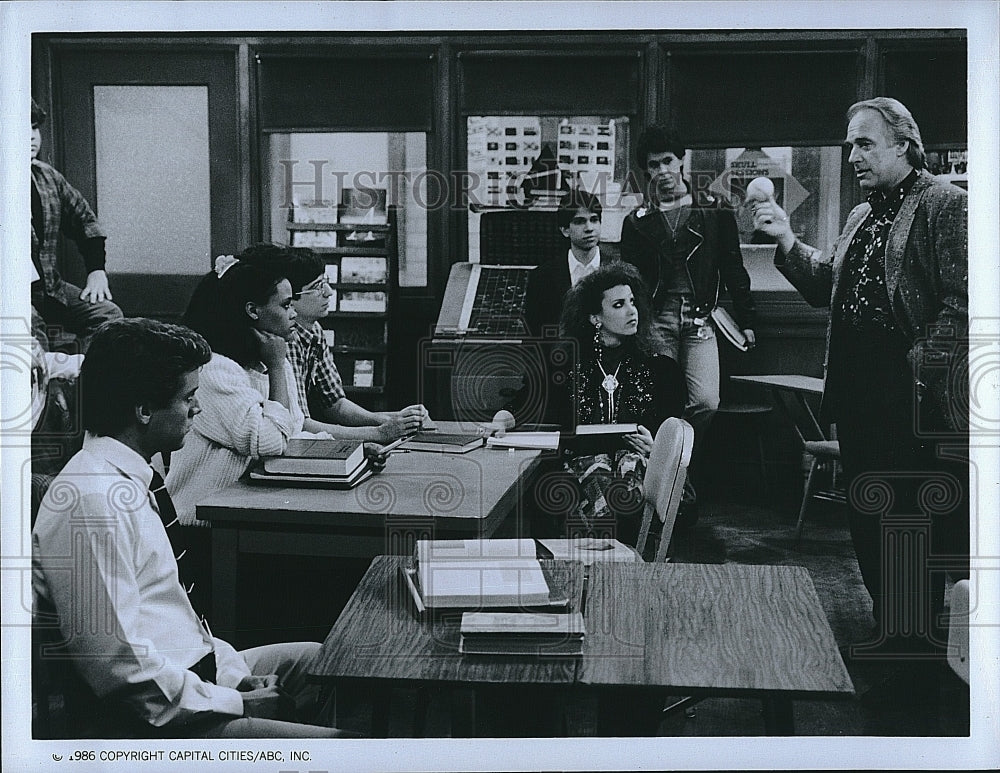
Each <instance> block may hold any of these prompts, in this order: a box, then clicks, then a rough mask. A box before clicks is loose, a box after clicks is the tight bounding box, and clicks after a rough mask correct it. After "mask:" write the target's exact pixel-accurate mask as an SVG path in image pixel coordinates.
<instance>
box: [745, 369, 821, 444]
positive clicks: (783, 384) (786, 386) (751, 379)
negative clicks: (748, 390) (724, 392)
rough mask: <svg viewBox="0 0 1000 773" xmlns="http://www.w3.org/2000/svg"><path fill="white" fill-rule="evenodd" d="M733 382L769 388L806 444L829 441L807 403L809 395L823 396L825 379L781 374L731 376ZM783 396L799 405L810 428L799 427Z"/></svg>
mask: <svg viewBox="0 0 1000 773" xmlns="http://www.w3.org/2000/svg"><path fill="white" fill-rule="evenodd" d="M729 379H730V380H731V381H738V382H740V383H744V384H759V385H761V386H765V387H767V388H768V389H769V390H770V392H771V394H772V395H773V397H774V401H775V403H777V404H778V406H779V407H781V409H782V410H783V411H785V413H786V415H788V417H789V419H790V420H791V422H792V426H794V427H795V431H796V432H798V433H799V438H800V439H801V440H802V441H803V442H805V441H806V440H807V439H809V440H829V437H827V434H826V432H824V431H823V428H822V427H821V426H820V423H819V420H818V419H817V418H816V414H815V413H813V410H812V408H810V407H809V403H808V402H806V396H808V395H818V396H822V395H823V379H821V378H816V377H815V376H798V375H795V374H781V375H774V376H730V377H729ZM783 394H789V395H791V396H792V397H794V399H795V400H796V402H797V403H798V405H799V408H800V409H801V411H802V414H803V416H805V418H806V420H807V422H808V428H806V429H803V428H802V427H800V426H799V422H798V421H797V420H796V418H795V416H794V415H792V413H791V412H790V411H789V410H788V408H787V406H786V405H785V402H784V400H783V398H782V395H783ZM807 434H808V435H813V437H811V438H807V437H806V435H807Z"/></svg>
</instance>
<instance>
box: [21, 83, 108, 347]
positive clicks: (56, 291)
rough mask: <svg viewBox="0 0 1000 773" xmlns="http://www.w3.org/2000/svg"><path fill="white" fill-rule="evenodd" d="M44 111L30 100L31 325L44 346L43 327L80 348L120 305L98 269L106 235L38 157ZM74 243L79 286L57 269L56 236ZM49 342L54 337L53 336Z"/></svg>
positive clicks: (45, 332) (46, 335)
mask: <svg viewBox="0 0 1000 773" xmlns="http://www.w3.org/2000/svg"><path fill="white" fill-rule="evenodd" d="M45 118H46V113H45V111H44V110H43V109H42V108H41V107H39V105H38V103H37V102H35V100H31V262H32V283H31V329H32V334H33V335H34V336H35V338H36V339H37V340H38V342H39V343H40V344H41V345H42V348H43V349H45V350H49V349H50V348H52V347H51V346H50V344H51V343H53V342H51V341H50V339H49V332H50V329H49V327H50V326H51V327H52V328H53V329H52V331H51V332H53V333H55V332H56V330H55V329H56V328H61V329H63V330H65V331H66V332H68V333H72V334H74V335H76V352H78V353H80V354H83V353H86V351H87V346H89V344H90V337H91V336H92V335H93V334H94V331H95V330H97V328H99V327H100V326H101V325H102V324H103V323H105V322H107V321H108V320H112V319H121V318H122V310H121V309H119V308H118V306H117V305H116V304H115V303H113V302H112V300H111V290H110V289H109V288H108V275H107V273H106V272H105V270H104V263H105V247H104V242H105V238H106V235H105V233H104V230H103V229H102V228H101V224H100V223H99V222H98V221H97V215H95V214H94V211H93V210H92V209H91V208H90V204H88V203H87V200H86V199H85V198H83V196H82V194H81V193H80V192H79V191H78V190H77V189H76V188H74V187H73V186H72V185H70V184H69V183H68V182H66V178H65V177H63V176H62V175H61V174H60V173H59V172H57V171H56V170H55V169H53V168H52V167H51V166H49V165H48V164H46V163H45V162H43V161H42V160H41V159H40V158H38V153H39V151H40V150H41V147H42V132H41V128H40V127H41V126H42V124H44V123H45ZM60 236H65V237H66V238H68V239H71V240H73V242H75V243H76V246H77V249H79V251H80V254H81V255H82V256H83V262H84V264H85V266H86V269H87V283H86V286H85V287H83V288H82V289H81V288H79V287H77V286H76V285H74V284H70V283H69V282H67V281H66V280H65V279H63V278H62V276H61V275H60V273H59V267H58V265H57V263H58V261H57V254H58V248H59V238H60ZM55 343H59V342H58V341H56V342H55Z"/></svg>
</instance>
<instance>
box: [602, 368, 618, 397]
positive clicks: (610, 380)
mask: <svg viewBox="0 0 1000 773" xmlns="http://www.w3.org/2000/svg"><path fill="white" fill-rule="evenodd" d="M601 386H602V387H604V391H605V392H607V393H608V394H609V395H612V394H614V392H615V390H616V389H617V388H618V379H616V378H615V377H614V375H613V374H610V373H609V374H608V375H606V376H605V377H604V381H602V382H601Z"/></svg>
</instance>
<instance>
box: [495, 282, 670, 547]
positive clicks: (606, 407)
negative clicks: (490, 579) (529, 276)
mask: <svg viewBox="0 0 1000 773" xmlns="http://www.w3.org/2000/svg"><path fill="white" fill-rule="evenodd" d="M560 330H561V333H562V335H563V337H564V338H566V339H570V340H572V341H575V348H576V357H575V362H574V364H573V366H572V369H571V370H570V372H569V374H568V377H567V378H565V379H551V380H550V381H551V382H562V384H563V386H562V387H561V388H560V389H559V393H558V394H555V395H553V397H554V398H555V401H556V406H555V413H554V416H555V417H556V418H557V420H558V422H559V424H560V426H561V428H562V429H563V430H564V431H572V430H573V429H574V428H575V427H576V425H579V424H623V423H630V424H632V423H634V424H637V425H638V431H637V432H635V433H634V434H630V435H625V436H624V447H623V448H611V447H609V448H607V449H601V450H600V451H599V452H598V453H591V452H590V451H591V450H592V449H587V452H586V453H584V452H583V451H578V450H575V449H574V447H573V444H572V442H570V443H569V444H568V445H567V448H566V451H567V454H566V456H565V458H564V463H563V467H564V470H565V471H566V472H569V473H571V474H572V475H573V477H574V478H575V479H576V481H577V482H578V483H579V486H578V488H577V498H576V499H577V501H576V502H575V503H574V506H573V508H572V512H570V513H569V518H570V520H571V522H573V523H572V524H568V527H569V528H568V529H567V531H577V530H580V529H581V527H582V530H583V531H584V532H585V533H586V534H588V535H592V536H598V535H607V534H608V532H609V530H610V529H611V528H614V529H615V536H616V537H617V538H618V539H620V540H622V541H623V542H633V543H634V539H635V535H636V533H637V532H638V525H639V520H640V518H641V514H642V506H643V497H642V479H643V476H644V475H645V471H646V463H647V461H648V459H649V455H650V453H651V452H652V450H653V437H654V435H655V433H656V431H657V430H658V429H659V427H660V424H662V423H663V421H664V420H666V419H667V418H670V417H672V416H677V417H679V416H681V414H682V413H683V411H684V405H685V403H686V400H687V389H686V387H685V385H684V377H683V374H682V372H681V370H680V367H679V366H678V364H677V363H676V362H675V361H674V360H673V359H671V358H669V357H666V356H663V355H658V354H656V350H657V346H656V345H657V339H656V334H655V332H654V331H653V328H652V313H651V308H650V301H649V294H648V292H647V290H646V287H645V285H644V284H643V281H642V279H641V278H640V276H639V273H638V272H637V271H636V269H635V268H633V267H632V266H630V265H629V264H627V263H622V262H614V263H609V264H606V265H603V266H601V267H600V268H598V269H597V270H595V271H593V272H592V273H591V274H589V275H587V276H586V277H584V278H583V279H581V280H580V281H579V282H578V283H577V284H576V285H575V286H574V287H573V288H572V289H571V290H570V291H569V292H568V293H567V294H566V299H565V302H564V305H563V312H562V318H561V322H560ZM512 420H513V416H511V415H510V414H509V413H507V412H506V411H503V412H500V413H498V414H497V416H495V417H494V421H495V422H501V423H507V424H510V423H511V421H512ZM539 498H540V499H543V500H544V498H545V492H544V491H542V492H540V495H539ZM574 526H575V528H574Z"/></svg>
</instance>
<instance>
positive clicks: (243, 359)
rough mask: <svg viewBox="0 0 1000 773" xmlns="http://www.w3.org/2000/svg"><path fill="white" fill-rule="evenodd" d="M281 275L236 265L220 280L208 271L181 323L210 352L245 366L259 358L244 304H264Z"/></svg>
mask: <svg viewBox="0 0 1000 773" xmlns="http://www.w3.org/2000/svg"><path fill="white" fill-rule="evenodd" d="M284 279H286V276H285V272H284V271H283V270H280V269H278V268H277V267H276V266H274V265H271V264H263V263H262V264H260V265H255V264H251V263H244V262H243V261H240V262H238V263H237V264H236V265H234V266H231V267H230V268H229V270H227V271H226V272H225V273H224V274H223V275H222V277H221V278H220V277H219V276H218V275H217V274H216V273H215V271H209V272H208V273H207V274H206V275H205V276H204V277H202V279H201V281H200V282H198V286H197V287H195V289H194V293H192V295H191V300H190V301H188V307H187V311H185V312H184V319H183V322H184V324H185V325H187V326H188V327H190V328H191V329H192V330H196V331H198V332H199V333H201V334H202V335H203V336H204V337H205V340H206V341H208V344H209V346H211V347H212V351H213V352H216V353H218V354H221V355H223V356H225V357H228V358H229V359H231V360H235V361H236V362H238V363H239V364H240V365H243V366H247V365H250V364H252V363H253V362H255V361H256V360H257V359H258V357H259V356H260V339H259V338H258V337H257V335H256V334H255V333H254V326H253V320H252V319H250V316H249V315H248V314H247V311H246V305H247V303H257V304H266V303H267V302H268V300H269V299H270V298H271V296H272V295H274V292H275V290H276V288H277V286H278V285H279V284H280V283H281V282H282V281H283V280H284Z"/></svg>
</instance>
